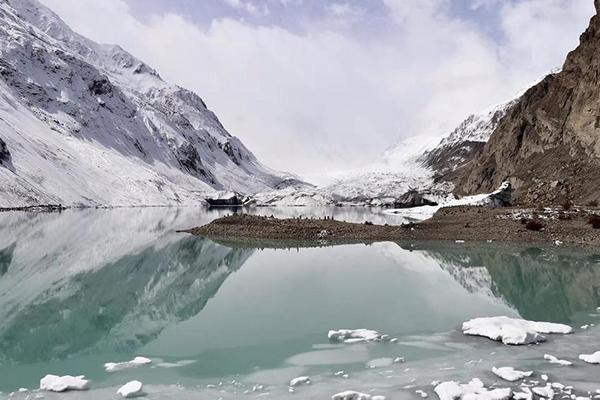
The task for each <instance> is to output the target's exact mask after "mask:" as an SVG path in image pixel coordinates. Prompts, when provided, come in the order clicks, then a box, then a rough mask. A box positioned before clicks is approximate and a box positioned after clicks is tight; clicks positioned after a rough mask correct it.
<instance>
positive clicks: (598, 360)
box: [579, 351, 600, 364]
mask: <svg viewBox="0 0 600 400" xmlns="http://www.w3.org/2000/svg"><path fill="white" fill-rule="evenodd" d="M579 359H580V360H583V361H585V362H586V363H590V364H600V351H597V352H595V353H592V354H580V355H579Z"/></svg>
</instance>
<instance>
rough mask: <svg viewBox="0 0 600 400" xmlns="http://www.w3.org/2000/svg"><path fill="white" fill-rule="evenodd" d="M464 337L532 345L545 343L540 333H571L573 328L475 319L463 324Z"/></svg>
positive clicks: (522, 320)
mask: <svg viewBox="0 0 600 400" xmlns="http://www.w3.org/2000/svg"><path fill="white" fill-rule="evenodd" d="M462 330H463V333H464V334H465V335H474V336H484V337H487V338H490V339H492V340H497V341H501V342H502V343H504V344H513V345H519V344H534V343H540V342H544V341H546V337H545V336H544V335H542V333H563V334H566V333H571V332H572V331H573V328H571V327H570V326H568V325H564V324H556V323H552V322H536V321H528V320H525V319H518V318H509V317H485V318H475V319H472V320H469V321H467V322H464V323H463V325H462Z"/></svg>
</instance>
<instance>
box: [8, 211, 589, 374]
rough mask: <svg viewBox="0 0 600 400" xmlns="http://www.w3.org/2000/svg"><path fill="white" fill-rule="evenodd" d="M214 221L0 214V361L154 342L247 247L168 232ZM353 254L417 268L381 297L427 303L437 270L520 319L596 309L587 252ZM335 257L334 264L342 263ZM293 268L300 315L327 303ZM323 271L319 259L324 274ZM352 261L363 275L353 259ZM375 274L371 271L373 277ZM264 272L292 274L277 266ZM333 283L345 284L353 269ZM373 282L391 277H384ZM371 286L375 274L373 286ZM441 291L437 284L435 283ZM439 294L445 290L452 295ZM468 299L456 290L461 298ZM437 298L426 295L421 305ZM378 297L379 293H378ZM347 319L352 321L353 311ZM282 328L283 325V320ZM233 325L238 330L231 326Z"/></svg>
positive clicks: (496, 249)
mask: <svg viewBox="0 0 600 400" xmlns="http://www.w3.org/2000/svg"><path fill="white" fill-rule="evenodd" d="M214 217H215V215H208V214H206V213H203V212H202V211H200V210H196V209H189V210H185V209H172V210H169V209H167V210H165V209H134V210H131V209H127V210H104V211H100V210H86V211H77V212H75V211H73V212H71V211H68V212H64V213H62V214H60V215H58V214H48V215H40V214H25V213H22V214H19V213H16V214H6V215H0V364H11V363H16V364H19V363H22V364H32V363H36V362H43V361H49V360H56V359H60V360H64V359H68V358H70V357H74V356H77V355H83V354H99V353H103V354H106V353H128V354H132V353H134V352H135V351H136V350H137V349H139V348H141V347H142V346H144V345H147V344H149V343H150V342H152V341H154V340H155V339H156V338H158V337H159V336H160V334H161V332H163V331H164V330H165V329H166V328H168V327H170V326H172V325H175V324H177V323H179V322H181V321H188V320H191V319H192V318H193V317H195V316H197V315H198V314H200V313H201V311H202V310H203V309H204V308H205V306H206V304H207V302H208V301H209V300H210V299H211V298H213V297H215V296H216V295H217V292H218V291H219V289H220V288H221V286H222V285H223V283H224V282H225V280H227V278H228V277H229V276H230V275H231V274H232V273H233V272H235V271H237V270H238V269H240V268H241V266H242V265H244V263H245V262H246V261H247V260H248V259H249V258H250V257H251V256H252V255H253V254H254V252H255V251H256V250H255V249H254V248H247V247H240V248H237V247H236V248H231V247H228V246H225V245H221V244H217V243H215V242H213V241H210V240H208V239H204V238H198V237H193V236H188V235H186V234H176V233H175V232H174V231H175V229H178V228H183V227H189V226H194V225H200V224H201V223H205V222H207V220H209V219H211V218H214ZM357 218H358V217H357ZM267 247H268V246H267ZM338 249H339V251H338ZM344 249H347V246H342V247H340V248H336V249H335V254H334V253H333V252H332V251H333V250H332V249H330V250H328V252H325V249H311V250H310V251H309V250H307V253H306V254H309V255H310V254H315V252H321V253H319V254H320V255H323V254H326V255H329V257H331V258H332V259H333V258H334V257H332V255H333V256H338V255H342V254H344V253H343V252H344V251H347V250H344ZM353 249H356V251H357V252H360V254H361V255H363V256H365V255H366V256H368V255H369V253H365V252H369V251H370V252H378V251H383V250H385V251H386V252H389V253H390V254H388V255H391V256H392V257H393V258H394V259H395V260H397V261H398V262H399V263H400V264H402V265H403V266H405V267H406V268H408V269H411V271H412V272H415V277H414V278H413V277H412V276H413V275H410V276H408V275H399V276H401V278H402V279H400V280H399V281H398V283H397V284H396V283H394V281H393V279H392V280H390V281H389V282H385V285H384V283H380V284H379V286H377V285H375V286H373V287H377V291H378V292H380V294H381V295H383V294H385V293H387V292H385V291H382V287H383V286H385V288H386V289H385V290H388V291H390V292H395V291H398V293H403V294H402V295H404V296H413V297H414V298H415V299H417V300H418V299H420V298H421V297H423V299H425V300H423V301H426V299H428V298H427V296H421V295H422V294H423V293H419V291H418V290H419V287H427V285H426V282H427V279H431V277H432V276H434V275H435V276H439V275H443V276H444V277H445V279H446V281H443V280H440V282H448V281H449V282H452V280H449V278H448V277H447V275H446V274H449V275H450V276H451V277H452V279H453V280H454V281H456V282H458V283H459V284H460V286H458V285H455V286H456V288H457V289H458V290H459V291H460V294H461V296H462V293H465V292H463V288H464V290H466V292H469V293H476V294H477V295H479V296H484V297H485V298H486V299H487V298H491V299H493V301H494V304H501V306H502V307H504V309H505V310H508V311H512V310H511V309H516V310H517V311H518V312H519V314H520V315H521V316H522V317H524V318H527V319H535V320H546V321H561V322H572V321H573V319H574V316H575V315H576V314H577V313H581V312H589V311H593V310H595V308H596V307H597V306H598V305H600V293H599V288H600V268H599V265H598V263H599V260H600V257H599V256H598V255H597V254H593V253H590V252H588V251H582V250H576V249H566V248H556V247H552V248H550V247H549V248H543V249H540V248H528V247H523V246H521V247H519V246H516V245H515V246H507V245H495V244H492V245H489V244H488V245H474V244H469V245H456V244H454V243H449V244H439V243H437V244H436V243H428V244H417V245H413V246H410V247H403V246H397V245H396V244H390V243H387V244H378V245H375V246H370V247H367V248H364V250H362V249H359V248H358V247H353ZM406 250H410V251H406ZM294 254H295V252H293V253H290V255H289V257H294ZM347 254H352V253H351V252H350V253H347ZM357 254H358V253H357ZM371 254H373V253H371ZM285 257H288V255H285ZM257 258H258V255H257ZM424 258H426V259H427V260H429V262H428V265H429V268H431V270H429V271H430V272H432V273H433V274H434V275H429V276H428V275H427V271H420V270H419V268H417V267H415V266H418V265H420V264H419V260H422V259H424ZM287 260H288V258H285V259H284V258H281V259H279V262H280V263H284V264H285V262H286V261H287ZM341 260H343V258H340V259H339V260H337V261H333V262H334V263H335V262H340V263H343V261H341ZM382 260H383V261H382ZM385 260H386V259H385V258H381V254H380V258H379V261H378V262H379V263H381V265H380V266H378V267H381V266H384V265H388V266H389V262H386V261H385ZM388 261H389V260H388ZM278 265H279V264H278ZM392 266H393V267H395V264H394V265H392ZM301 267H302V269H301V270H300V269H297V270H296V271H301V273H300V272H298V274H299V276H296V279H297V281H296V282H298V283H297V285H295V286H293V288H291V287H290V288H288V290H292V289H293V290H298V291H299V299H298V301H297V302H291V305H292V306H295V307H298V308H297V309H298V310H301V311H302V313H304V312H308V311H306V310H304V308H302V305H303V304H304V303H307V302H308V301H307V299H306V296H307V295H308V294H310V293H313V294H315V293H320V294H319V296H321V297H319V296H317V297H318V298H315V299H312V300H314V302H315V303H317V304H319V305H318V307H321V308H323V307H325V306H324V305H327V307H331V310H333V309H334V308H333V305H332V304H333V303H332V302H330V300H331V299H330V298H329V297H327V296H328V295H327V293H328V291H327V290H324V291H323V292H319V291H318V290H317V289H319V287H320V286H319V285H321V284H323V285H325V287H332V288H334V287H337V286H336V285H333V284H331V283H330V282H329V283H327V282H319V279H321V278H323V277H324V276H325V274H324V271H323V270H322V269H319V270H312V272H308V271H311V269H310V268H304V265H302V266H301ZM333 267H334V265H329V268H330V271H329V273H331V270H332V269H335V268H333ZM365 267H368V266H367V265H366V266H365ZM337 268H339V273H340V274H342V273H348V274H351V272H350V271H352V269H350V270H348V271H345V270H344V269H343V268H344V266H337ZM358 268H359V269H360V270H361V271H363V266H362V264H361V265H359V266H358ZM440 269H441V270H442V271H440ZM383 270H385V269H384V268H379V269H374V270H373V273H374V274H375V272H377V271H379V273H380V272H381V271H383ZM273 271H277V272H274V274H278V273H279V274H286V273H288V274H291V272H290V271H289V270H287V271H286V270H285V269H277V270H273ZM317 271H318V272H317ZM386 271H388V270H386ZM386 273H387V272H386ZM302 274H309V275H310V274H312V276H306V277H305V276H304V275H302ZM354 275H355V276H359V274H354ZM236 276H239V274H238V275H236ZM315 276H318V278H316V277H315ZM282 278H283V279H284V281H285V280H287V278H288V277H287V276H284V275H282ZM408 278H410V279H413V280H411V281H410V282H411V283H410V285H411V289H412V288H414V289H415V291H413V292H412V295H410V294H404V293H408V292H407V290H408V288H406V289H404V290H403V289H402V285H403V284H406V279H408ZM332 279H333V278H332ZM335 279H338V276H337V275H336V276H335ZM343 279H344V282H346V281H347V282H353V281H352V277H351V275H345V277H344V278H343ZM377 279H385V280H389V279H388V275H385V277H383V278H382V277H379V278H377ZM395 279H399V278H395ZM232 281H235V279H232ZM284 281H282V282H284ZM363 282H364V281H360V282H353V284H355V286H356V290H358V289H359V287H362V286H364V285H363ZM376 282H378V281H376V279H375V278H373V282H372V283H376ZM452 283H453V282H452ZM303 285H304V286H303ZM311 285H312V286H311ZM327 285H329V286H327ZM446 285H447V283H446ZM461 286H462V287H461ZM429 287H435V286H429ZM445 287H446V286H441V290H444V288H445ZM321 289H324V288H321ZM423 290H425V289H423ZM437 290H439V289H438V288H436V289H435V290H434V292H436V291H437ZM258 291H259V292H260V290H258ZM274 293H275V294H276V295H279V296H282V295H283V294H282V293H279V292H274ZM286 293H288V292H286ZM323 293H325V294H323ZM436 293H437V292H436ZM448 293H451V292H448ZM448 293H446V294H445V296H446V297H448V296H450V294H448ZM430 294H431V293H430ZM469 296H470V295H468V296H466V297H465V296H463V297H465V298H467V301H468V302H470V301H471V297H469ZM221 297H223V295H221ZM287 297H290V296H287ZM374 297H377V296H374ZM443 297H444V296H442V295H441V294H440V295H437V296H435V295H432V299H431V301H435V300H436V299H438V298H439V299H441V298H443ZM273 298H275V297H273ZM454 298H455V297H454ZM472 298H473V299H475V298H476V297H472ZM480 298H481V297H480ZM386 299H389V296H387V294H386ZM243 300H246V299H245V298H244V299H243ZM407 300H408V299H407ZM386 301H387V300H386ZM419 301H421V300H419ZM402 302H404V303H407V302H408V301H402ZM336 304H337V303H336ZM322 305H323V306H322ZM507 305H508V306H509V307H506V306H507ZM374 306H375V307H379V308H378V309H382V307H383V306H381V305H380V304H379V305H374ZM314 307H317V305H314ZM327 307H326V308H327ZM258 308H263V307H262V303H258ZM283 308H285V307H283V305H282V309H278V308H273V310H274V311H273V315H270V314H265V317H264V318H265V320H267V321H272V319H273V318H277V315H280V314H281V313H282V312H285V310H283ZM426 310H427V309H426V308H424V313H425V314H426ZM325 311H327V312H329V311H330V310H329V309H328V308H327V310H325ZM325 311H324V313H323V317H322V318H323V320H319V321H315V324H317V325H318V326H316V327H312V328H311V329H312V330H311V329H308V328H307V332H306V334H307V335H308V334H314V332H316V331H317V330H318V329H320V328H321V326H323V329H326V328H327V327H328V326H327V325H328V323H329V321H330V319H331V318H332V316H331V315H328V314H327V312H325ZM363 311H364V310H363ZM399 311H400V310H398V311H396V312H399ZM276 312H277V313H279V314H277V313H276ZM204 314H206V311H205V312H204ZM317 314H319V313H317ZM348 314H349V315H350V314H352V313H348ZM390 314H393V315H397V314H395V313H393V312H390ZM301 315H304V314H301ZM319 315H320V314H319ZM407 315H409V314H408V313H407ZM313 317H314V315H313ZM325 317H327V319H325ZM459 317H462V316H459ZM236 318H237V317H236ZM351 318H352V319H353V320H354V316H353V315H351ZM361 318H364V316H363V317H361V316H356V319H355V320H356V321H357V323H358V322H359V321H360V320H361ZM452 323H454V322H452ZM273 324H274V325H277V324H276V323H275V322H273ZM283 325H285V324H283ZM304 325H310V324H309V323H308V322H306V323H304ZM391 325H392V324H391ZM280 328H281V330H282V331H285V332H287V330H285V329H284V328H286V327H285V326H283V327H280ZM415 329H417V328H415ZM435 329H439V327H438V326H436V327H435ZM417 330H418V329H417ZM232 331H233V332H237V330H236V328H234V329H232ZM287 334H288V335H289V336H290V337H289V340H296V332H295V331H292V332H287ZM215 335H218V336H220V335H221V334H220V333H215ZM298 335H300V334H298ZM300 336H302V335H300ZM248 346H249V345H248ZM261 351H263V350H261Z"/></svg>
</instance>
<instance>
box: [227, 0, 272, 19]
mask: <svg viewBox="0 0 600 400" xmlns="http://www.w3.org/2000/svg"><path fill="white" fill-rule="evenodd" d="M223 1H224V2H225V4H227V5H229V6H230V7H233V8H235V9H236V10H243V11H246V12H247V13H248V14H250V15H252V16H255V17H262V16H265V15H269V12H270V11H269V8H268V7H267V5H266V4H262V5H260V6H259V5H256V4H254V3H252V2H250V1H244V0H223Z"/></svg>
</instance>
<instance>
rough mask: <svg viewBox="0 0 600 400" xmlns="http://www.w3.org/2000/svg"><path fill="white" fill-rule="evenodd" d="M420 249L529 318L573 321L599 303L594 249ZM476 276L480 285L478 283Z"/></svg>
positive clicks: (598, 273) (468, 286) (469, 287)
mask: <svg viewBox="0 0 600 400" xmlns="http://www.w3.org/2000/svg"><path fill="white" fill-rule="evenodd" d="M419 249H421V250H424V251H425V252H426V254H428V255H429V256H431V257H433V258H435V259H436V260H437V261H438V262H439V263H440V266H441V267H442V268H444V269H446V270H448V271H449V272H450V273H452V274H453V276H454V277H455V279H456V280H457V281H459V283H461V284H462V285H463V286H464V287H465V288H466V289H467V290H471V291H474V290H489V291H490V293H491V294H492V295H494V296H496V297H498V298H499V299H502V300H503V301H505V302H506V303H507V304H509V305H510V306H511V307H513V308H515V309H516V310H517V311H518V312H519V314H520V315H521V316H522V317H523V318H525V319H532V320H544V321H555V322H573V321H572V320H573V316H574V315H575V314H577V313H580V312H591V311H595V310H596V307H597V306H600V264H599V261H600V255H599V254H597V253H594V252H591V251H590V250H582V249H569V248H557V247H546V248H536V247H517V246H505V245H481V246H477V247H476V246H456V245H442V246H440V245H437V246H436V245H425V246H420V247H419ZM456 267H459V271H460V272H457V270H456ZM482 268H484V269H485V275H487V277H486V278H485V279H483V278H481V276H482V275H481V269H482ZM461 275H462V276H461ZM466 276H468V277H470V278H471V279H469V278H466ZM477 276H478V278H477V279H475V278H474V277H477ZM477 281H479V285H477V284H475V285H474V282H477ZM483 281H487V282H486V283H484V282H483ZM484 285H488V287H487V288H485V289H484Z"/></svg>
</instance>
